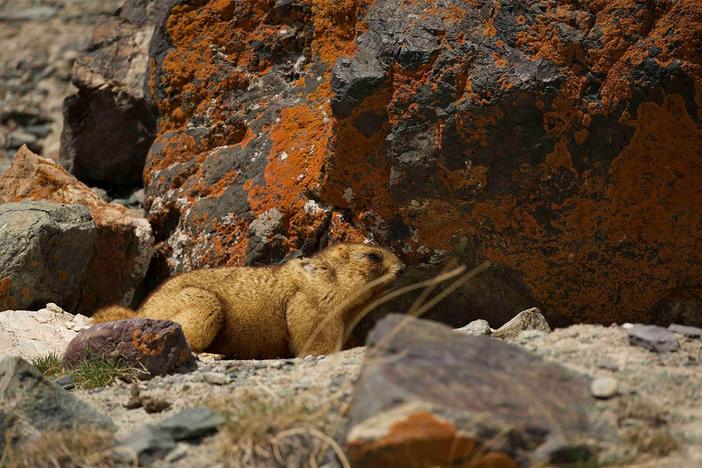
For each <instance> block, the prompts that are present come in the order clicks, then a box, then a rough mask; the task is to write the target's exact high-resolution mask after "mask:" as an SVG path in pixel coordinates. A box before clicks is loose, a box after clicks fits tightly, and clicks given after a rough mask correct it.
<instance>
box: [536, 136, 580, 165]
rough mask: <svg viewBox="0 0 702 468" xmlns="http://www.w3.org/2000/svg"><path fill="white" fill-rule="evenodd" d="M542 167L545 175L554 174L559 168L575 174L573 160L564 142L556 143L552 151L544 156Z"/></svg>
mask: <svg viewBox="0 0 702 468" xmlns="http://www.w3.org/2000/svg"><path fill="white" fill-rule="evenodd" d="M543 166H544V172H545V173H554V172H556V171H557V170H559V169H561V168H563V169H567V170H569V171H570V172H573V173H575V167H573V158H572V157H571V155H570V151H568V145H567V143H566V141H565V140H561V141H559V142H558V143H556V146H555V148H554V149H553V151H552V152H551V153H549V154H547V155H546V159H545V160H544V164H543Z"/></svg>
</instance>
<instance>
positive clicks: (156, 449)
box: [116, 425, 176, 465]
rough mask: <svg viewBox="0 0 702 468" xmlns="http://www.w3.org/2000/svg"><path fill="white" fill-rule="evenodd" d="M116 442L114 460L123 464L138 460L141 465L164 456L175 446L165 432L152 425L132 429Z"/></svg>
mask: <svg viewBox="0 0 702 468" xmlns="http://www.w3.org/2000/svg"><path fill="white" fill-rule="evenodd" d="M118 441H119V446H118V451H117V453H116V458H117V459H118V460H119V461H122V462H125V463H126V462H128V461H131V460H138V461H139V464H141V465H146V464H149V463H150V462H153V461H154V460H156V459H158V458H161V457H163V456H165V455H166V454H167V453H168V452H170V451H171V450H173V449H174V448H175V446H176V443H175V441H174V440H173V437H172V436H171V435H170V434H169V433H168V432H167V431H165V430H163V429H160V428H158V427H156V426H152V425H144V426H142V427H139V428H137V429H134V430H133V431H132V432H130V433H129V434H126V435H125V436H123V437H121V438H120V439H119V440H118Z"/></svg>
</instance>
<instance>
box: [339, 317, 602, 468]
mask: <svg viewBox="0 0 702 468" xmlns="http://www.w3.org/2000/svg"><path fill="white" fill-rule="evenodd" d="M368 344H369V346H371V349H370V350H369V355H368V357H367V360H366V362H365V363H364V365H363V369H362V371H361V376H360V377H359V380H358V384H357V389H356V391H357V393H356V396H355V398H354V401H353V403H352V406H351V410H350V426H349V427H350V431H349V432H348V434H347V437H346V447H347V449H348V453H349V455H350V456H351V458H352V461H353V463H354V464H355V465H357V466H434V465H444V464H447V462H448V464H450V465H454V464H455V465H461V464H462V463H466V462H467V461H468V460H473V461H476V462H478V461H479V462H481V463H494V465H490V466H505V467H507V466H517V465H520V466H532V465H534V464H537V463H547V464H548V463H566V462H569V461H572V460H573V457H575V458H581V459H582V458H585V459H587V458H589V457H590V456H591V454H592V453H594V445H595V442H593V440H594V439H596V435H597V431H594V430H593V429H592V428H591V422H590V420H589V416H588V415H589V414H590V413H591V411H592V410H593V408H594V405H595V400H594V398H593V397H592V396H591V395H590V392H589V381H588V379H587V378H585V377H581V376H579V375H576V374H575V373H573V372H571V371H568V370H566V369H564V368H563V367H561V366H559V365H557V364H554V363H548V362H545V361H543V360H542V359H541V358H539V357H537V356H535V355H533V354H531V353H529V352H527V351H525V350H523V349H522V348H519V347H517V346H514V345H511V344H508V343H504V342H501V341H498V340H494V339H492V338H488V337H480V336H465V335H462V334H459V333H455V331H453V330H451V329H450V328H448V327H446V326H443V325H440V324H438V323H434V322H428V321H424V320H416V319H409V318H407V317H404V316H399V315H391V316H389V317H387V318H386V319H384V320H383V321H382V322H381V323H380V324H379V325H378V326H377V327H376V328H375V329H374V331H373V332H372V333H371V335H370V336H369V341H368ZM507 434H509V436H508V437H506V436H505V435H507ZM481 457H482V458H481ZM481 466H482V465H481Z"/></svg>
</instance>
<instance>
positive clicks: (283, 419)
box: [210, 391, 349, 467]
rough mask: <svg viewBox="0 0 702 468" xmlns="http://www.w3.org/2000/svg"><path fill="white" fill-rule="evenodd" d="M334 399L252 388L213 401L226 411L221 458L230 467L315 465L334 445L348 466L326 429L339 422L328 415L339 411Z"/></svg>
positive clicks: (344, 463)
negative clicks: (315, 399)
mask: <svg viewBox="0 0 702 468" xmlns="http://www.w3.org/2000/svg"><path fill="white" fill-rule="evenodd" d="M332 405H333V404H332V403H329V402H327V404H320V403H319V402H312V401H310V400H307V401H305V400H302V399H299V398H293V397H290V398H288V399H282V400H281V399H277V398H275V397H273V396H270V395H261V394H258V393H254V392H253V391H250V392H246V393H245V394H239V395H237V396H235V397H228V398H225V399H222V400H220V401H217V402H214V403H211V404H210V406H211V408H212V409H213V410H215V411H218V412H220V413H222V414H224V415H225V416H226V417H227V422H226V423H225V425H224V426H223V427H221V428H220V430H219V434H218V435H217V438H218V441H217V442H218V446H219V451H220V456H221V458H222V461H223V462H224V464H225V466H229V467H244V466H246V467H249V466H255V467H259V466H260V467H270V466H286V467H298V466H300V467H301V466H311V467H316V466H318V465H319V464H320V463H321V462H322V461H323V459H324V457H325V456H327V455H328V454H329V450H330V449H331V450H332V451H333V452H334V453H335V454H336V456H337V459H338V460H339V462H340V463H341V465H342V466H344V467H347V466H349V465H348V461H347V459H346V456H345V455H344V453H343V451H342V450H341V449H340V448H339V446H338V445H337V443H336V442H335V441H334V440H333V437H331V436H329V435H328V434H330V433H332V432H333V428H335V427H337V426H336V424H334V422H336V421H331V420H330V415H335V414H336V413H335V412H334V411H333V410H332V408H331V406H332ZM331 417H332V418H333V417H338V415H337V416H331Z"/></svg>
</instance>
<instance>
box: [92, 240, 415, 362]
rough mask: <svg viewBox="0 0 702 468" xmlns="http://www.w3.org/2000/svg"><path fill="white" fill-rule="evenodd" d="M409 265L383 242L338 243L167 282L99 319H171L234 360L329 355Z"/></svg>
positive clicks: (196, 341)
mask: <svg viewBox="0 0 702 468" xmlns="http://www.w3.org/2000/svg"><path fill="white" fill-rule="evenodd" d="M403 266H404V265H402V263H401V262H400V260H399V259H398V258H397V257H396V256H395V255H393V254H392V253H391V252H389V251H387V250H385V249H382V248H379V247H372V246H367V245H364V244H347V243H342V244H335V245H333V246H331V247H329V248H327V249H325V250H324V251H322V252H320V253H318V254H317V255H315V256H313V257H310V258H302V259H295V260H291V261H289V262H286V263H284V264H282V265H279V266H273V267H222V268H213V269H203V270H195V271H192V272H190V273H184V274H181V275H178V276H175V277H173V278H170V279H168V280H166V281H165V282H164V283H163V284H162V285H161V286H160V287H159V288H158V289H157V290H156V291H155V292H154V293H153V294H151V296H149V297H148V298H147V299H146V301H144V303H143V304H142V305H141V306H140V307H139V309H138V310H137V311H136V312H135V311H131V310H129V309H126V308H124V307H119V306H110V307H107V308H104V309H101V310H99V311H98V312H97V313H96V314H95V316H94V317H93V321H94V322H107V321H112V320H119V319H124V318H129V317H133V316H136V315H138V316H140V317H146V318H153V319H164V320H172V321H174V322H177V323H179V324H180V325H181V327H182V328H183V332H184V333H185V337H186V338H187V340H188V342H189V343H190V346H191V347H192V348H193V350H194V351H196V352H209V353H217V354H224V355H225V356H227V357H230V358H239V359H265V358H279V357H288V356H300V355H306V354H329V353H331V352H334V351H338V350H339V349H341V346H342V340H343V336H344V332H345V324H347V323H349V322H351V321H352V319H353V318H354V315H355V313H358V312H359V311H360V310H361V309H362V308H363V307H364V306H365V305H367V304H368V303H369V302H370V301H371V300H373V299H374V298H375V297H376V296H377V295H378V294H379V293H380V292H382V290H384V289H385V288H386V287H387V286H388V285H390V284H391V283H392V282H394V280H395V279H396V277H397V274H398V273H399V271H400V270H401V269H402V268H403Z"/></svg>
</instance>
